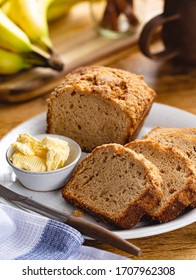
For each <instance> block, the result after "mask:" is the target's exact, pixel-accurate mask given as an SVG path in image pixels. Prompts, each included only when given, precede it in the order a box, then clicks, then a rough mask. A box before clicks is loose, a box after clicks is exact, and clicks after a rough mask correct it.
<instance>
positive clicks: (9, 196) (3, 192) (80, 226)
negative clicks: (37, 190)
mask: <svg viewBox="0 0 196 280" xmlns="http://www.w3.org/2000/svg"><path fill="white" fill-rule="evenodd" d="M0 197H2V198H3V199H5V200H7V201H10V202H12V203H14V204H15V205H17V206H19V207H23V208H25V209H28V210H31V211H34V212H36V213H38V214H41V215H43V216H45V217H48V218H51V219H55V220H58V221H60V222H64V223H66V224H67V225H69V226H72V227H73V228H75V229H77V230H78V231H79V232H80V233H81V234H83V235H86V236H88V237H91V238H93V239H96V240H98V241H100V242H102V243H105V244H108V245H110V246H112V247H114V248H117V249H119V250H122V251H124V252H126V253H130V254H132V255H134V256H140V255H141V254H142V251H141V249H140V248H138V247H137V246H135V245H133V244H132V243H130V242H128V241H127V240H125V239H123V238H121V237H119V236H118V235H116V234H115V233H113V232H111V231H110V230H108V229H105V228H103V227H101V226H99V225H96V224H93V223H91V222H88V221H84V220H83V219H81V218H79V217H74V216H73V215H71V214H68V213H64V212H62V211H59V210H56V209H54V208H51V207H48V206H46V205H43V204H41V203H39V202H37V201H35V200H33V199H31V198H29V197H26V196H23V195H20V194H18V193H15V192H14V191H12V190H10V189H8V188H6V187H4V186H3V185H1V184H0Z"/></svg>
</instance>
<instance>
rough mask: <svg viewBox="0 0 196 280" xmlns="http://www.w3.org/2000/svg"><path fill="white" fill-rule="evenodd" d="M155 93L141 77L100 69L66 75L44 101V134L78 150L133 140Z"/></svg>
mask: <svg viewBox="0 0 196 280" xmlns="http://www.w3.org/2000/svg"><path fill="white" fill-rule="evenodd" d="M155 95H156V94H155V92H154V91H153V90H152V89H151V88H149V87H148V86H147V84H146V83H145V82H144V80H143V78H142V77H141V76H138V75H135V74H132V73H130V72H127V71H124V70H120V69H114V68H109V67H104V66H89V67H81V68H79V69H76V70H75V71H73V72H72V73H69V74H68V75H67V76H66V77H65V79H64V81H63V82H62V83H61V84H60V85H59V86H58V87H57V88H56V89H55V90H54V91H53V92H52V94H51V97H50V98H49V99H48V112H47V132H48V133H54V134H62V135H65V136H68V137H70V138H72V139H74V140H75V141H77V142H78V143H79V145H80V146H81V148H82V150H83V151H85V152H90V151H91V150H92V149H93V148H95V147H97V146H99V145H102V144H107V143H118V144H122V145H124V144H125V143H127V142H129V141H130V140H131V139H134V138H135V137H136V135H137V133H138V132H139V129H140V127H141V125H142V123H143V121H144V118H145V117H146V115H147V113H148V111H149V110H150V107H151V105H152V102H153V100H154V98H155Z"/></svg>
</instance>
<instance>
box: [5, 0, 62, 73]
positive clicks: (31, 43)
mask: <svg viewBox="0 0 196 280" xmlns="http://www.w3.org/2000/svg"><path fill="white" fill-rule="evenodd" d="M53 1H55V0H7V1H6V0H0V58H1V59H0V74H14V73H17V72H19V71H21V70H23V69H28V68H32V67H35V66H40V67H50V68H53V69H55V70H62V69H63V63H62V62H61V61H60V59H59V58H58V56H57V54H56V53H55V52H54V51H53V45H52V42H51V40H50V37H49V32H48V23H47V9H48V7H49V5H50V4H51V3H52V2H53Z"/></svg>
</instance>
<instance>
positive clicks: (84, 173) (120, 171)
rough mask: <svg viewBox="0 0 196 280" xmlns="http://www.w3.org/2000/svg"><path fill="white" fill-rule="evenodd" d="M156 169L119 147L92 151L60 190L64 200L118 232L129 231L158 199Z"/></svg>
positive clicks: (158, 190)
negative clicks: (117, 229) (116, 228)
mask: <svg viewBox="0 0 196 280" xmlns="http://www.w3.org/2000/svg"><path fill="white" fill-rule="evenodd" d="M161 186H162V179H161V177H160V175H159V171H158V169H157V168H156V167H155V166H154V165H153V164H152V163H151V162H149V161H148V160H147V159H145V157H144V156H142V155H138V154H137V153H135V152H134V151H132V150H130V149H127V148H125V147H124V146H122V145H120V144H105V145H102V146H99V147H97V148H95V149H94V150H93V151H92V152H91V153H90V154H89V155H88V156H87V157H86V158H85V159H84V160H83V161H82V162H81V163H80V164H79V166H78V168H77V169H76V171H75V173H74V175H73V177H72V178H71V180H70V181H69V182H68V184H67V185H66V186H65V187H64V188H63V189H62V196H63V198H64V199H65V200H67V201H69V202H70V203H72V204H74V205H75V206H77V207H79V208H81V209H83V210H86V211H87V212H89V213H90V214H91V215H93V216H95V217H97V218H99V219H100V220H103V221H105V222H106V223H109V224H111V225H114V226H116V227H118V228H123V229H127V228H131V227H133V226H134V225H135V224H137V223H138V222H139V221H140V219H141V217H142V216H143V215H144V214H146V213H148V212H149V211H150V210H151V209H152V207H155V206H158V203H159V202H160V199H161V198H162V195H163V194H162V188H161Z"/></svg>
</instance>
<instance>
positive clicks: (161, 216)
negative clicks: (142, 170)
mask: <svg viewBox="0 0 196 280" xmlns="http://www.w3.org/2000/svg"><path fill="white" fill-rule="evenodd" d="M126 147H127V148H130V149H132V150H133V151H135V152H137V153H139V154H142V155H144V156H145V157H146V158H147V159H148V160H149V161H151V162H152V163H153V164H154V165H155V166H156V167H157V168H158V169H159V171H160V175H161V177H162V180H163V185H162V189H163V198H162V200H161V202H160V204H159V206H157V207H154V208H153V209H152V210H151V211H149V213H148V216H150V217H151V218H152V219H154V220H156V221H158V222H167V221H170V220H173V219H175V218H176V217H177V216H178V215H179V214H180V213H182V212H183V211H184V210H185V208H186V207H187V206H189V205H190V204H191V203H193V202H194V201H195V197H196V169H195V167H194V165H193V164H192V161H191V160H190V159H189V158H187V157H186V156H185V155H184V154H183V153H181V152H180V151H179V150H178V149H175V148H172V147H168V146H165V145H163V144H161V143H157V142H154V141H152V140H151V139H144V140H135V141H132V142H130V143H129V144H127V145H126Z"/></svg>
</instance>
